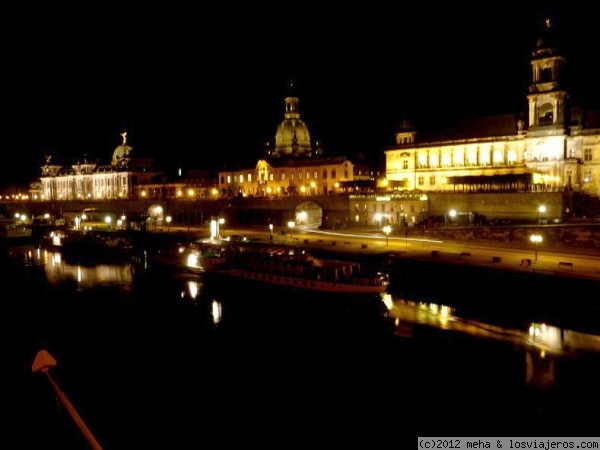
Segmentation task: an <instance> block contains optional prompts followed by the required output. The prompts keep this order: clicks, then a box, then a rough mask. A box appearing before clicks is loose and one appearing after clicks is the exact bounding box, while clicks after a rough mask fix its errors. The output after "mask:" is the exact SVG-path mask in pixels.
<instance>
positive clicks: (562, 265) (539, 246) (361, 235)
mask: <svg viewBox="0 0 600 450" xmlns="http://www.w3.org/2000/svg"><path fill="white" fill-rule="evenodd" d="M150 232H151V233H172V234H176V235H179V236H181V239H185V240H188V241H189V240H195V239H204V238H208V237H209V236H210V233H209V231H208V229H206V228H200V227H169V228H168V229H166V228H158V229H156V230H152V231H150ZM223 236H224V237H225V238H229V239H233V240H235V239H241V238H243V237H244V236H245V237H246V238H247V239H252V240H258V241H262V242H272V243H274V244H291V245H301V246H305V247H307V248H317V249H319V250H327V251H330V252H332V253H353V254H365V255H373V254H380V255H381V254H390V255H392V256H393V257H394V258H403V259H407V260H418V261H430V262H435V263H440V264H443V263H445V264H453V265H467V266H469V265H471V266H478V267H485V268H489V269H492V270H496V269H498V270H511V271H516V272H523V273H539V274H548V275H553V276H562V277H572V278H586V279H596V280H598V281H600V252H599V251H598V250H595V249H585V248H567V247H560V248H552V247H551V246H549V245H547V244H544V243H533V242H528V243H515V242H506V243H504V242H498V241H493V242H488V241H480V242H473V241H469V242H465V241H459V240H444V239H440V238H437V237H428V236H427V234H426V233H425V234H424V235H420V236H418V237H414V236H407V235H401V234H399V233H390V234H388V235H386V234H385V233H382V232H378V231H373V230H372V229H366V228H365V229H359V228H357V229H345V230H335V231H331V230H303V229H300V228H298V229H294V230H289V229H284V228H282V229H280V230H274V231H271V232H270V231H269V230H268V229H267V230H263V229H259V228H253V227H244V228H241V227H236V228H228V229H227V230H226V231H225V232H224V233H223Z"/></svg>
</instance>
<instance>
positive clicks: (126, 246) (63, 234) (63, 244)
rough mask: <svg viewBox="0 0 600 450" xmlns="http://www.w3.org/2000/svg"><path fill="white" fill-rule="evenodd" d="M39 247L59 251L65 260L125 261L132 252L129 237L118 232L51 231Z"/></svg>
mask: <svg viewBox="0 0 600 450" xmlns="http://www.w3.org/2000/svg"><path fill="white" fill-rule="evenodd" d="M41 245H43V246H46V247H50V248H51V249H53V250H58V251H60V252H61V253H62V254H63V255H64V256H65V258H71V259H77V260H88V261H96V260H111V261H119V260H125V259H127V258H129V257H130V256H131V253H132V251H133V242H132V239H131V237H130V236H129V235H127V234H126V233H125V232H118V231H99V230H66V231H65V230H53V231H51V232H50V233H49V234H48V235H47V236H45V237H44V239H43V240H41Z"/></svg>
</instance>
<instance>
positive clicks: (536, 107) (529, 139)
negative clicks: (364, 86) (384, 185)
mask: <svg viewBox="0 0 600 450" xmlns="http://www.w3.org/2000/svg"><path fill="white" fill-rule="evenodd" d="M554 31H555V30H554V29H553V28H552V26H551V23H550V21H549V20H546V23H545V28H544V30H543V33H542V36H541V37H540V38H539V39H538V40H537V43H536V46H535V48H534V49H533V50H532V52H531V59H530V65H531V81H530V84H529V87H528V91H527V96H526V98H527V104H528V111H527V113H526V114H524V115H523V116H522V117H518V116H514V115H511V114H508V115H498V116H493V117H483V118H476V119H469V120H464V121H463V122H462V123H461V124H460V125H459V126H458V127H456V128H454V129H453V130H450V131H448V130H445V131H444V132H443V133H440V132H437V133H434V132H429V134H428V133H427V132H425V133H420V132H419V131H418V130H417V129H416V128H415V127H414V126H413V124H412V123H410V122H409V121H405V122H404V123H402V125H401V127H400V130H399V131H398V133H396V143H395V145H394V146H391V147H390V148H388V149H387V150H386V151H385V154H386V179H387V180H388V182H389V183H390V185H391V186H394V187H395V188H397V189H399V190H419V191H425V192H456V193H458V192H462V193H470V192H473V193H477V192H561V191H565V192H580V193H583V194H588V195H590V196H596V197H597V196H598V195H600V111H585V110H584V109H582V108H578V107H576V106H573V105H571V104H570V96H569V93H568V91H567V90H566V87H565V85H564V77H563V75H564V73H563V72H564V69H565V64H566V61H565V59H564V58H563V56H562V54H561V52H560V50H559V48H558V46H557V43H556V39H555V36H554V34H555V33H554Z"/></svg>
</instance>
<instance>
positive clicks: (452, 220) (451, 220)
mask: <svg viewBox="0 0 600 450" xmlns="http://www.w3.org/2000/svg"><path fill="white" fill-rule="evenodd" d="M449 214H450V224H451V225H452V226H453V227H454V218H455V217H456V210H454V209H451V210H450V212H449Z"/></svg>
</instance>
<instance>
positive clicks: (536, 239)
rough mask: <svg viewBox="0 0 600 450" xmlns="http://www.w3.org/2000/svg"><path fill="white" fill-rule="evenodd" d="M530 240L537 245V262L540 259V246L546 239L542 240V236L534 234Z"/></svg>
mask: <svg viewBox="0 0 600 450" xmlns="http://www.w3.org/2000/svg"><path fill="white" fill-rule="evenodd" d="M529 239H530V240H531V242H533V243H534V245H535V260H536V261H537V259H538V244H539V243H541V242H542V241H543V240H544V239H543V238H542V235H541V234H532V235H531V236H530V237H529Z"/></svg>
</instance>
